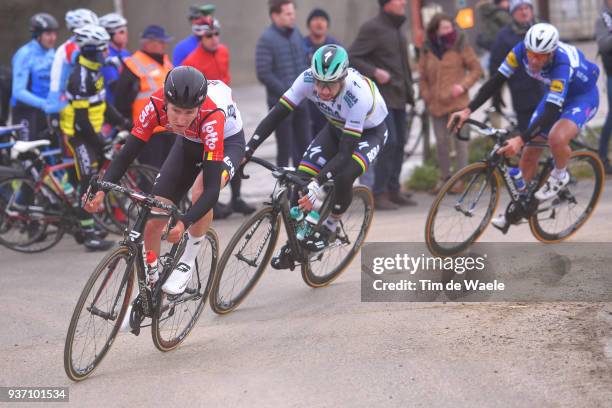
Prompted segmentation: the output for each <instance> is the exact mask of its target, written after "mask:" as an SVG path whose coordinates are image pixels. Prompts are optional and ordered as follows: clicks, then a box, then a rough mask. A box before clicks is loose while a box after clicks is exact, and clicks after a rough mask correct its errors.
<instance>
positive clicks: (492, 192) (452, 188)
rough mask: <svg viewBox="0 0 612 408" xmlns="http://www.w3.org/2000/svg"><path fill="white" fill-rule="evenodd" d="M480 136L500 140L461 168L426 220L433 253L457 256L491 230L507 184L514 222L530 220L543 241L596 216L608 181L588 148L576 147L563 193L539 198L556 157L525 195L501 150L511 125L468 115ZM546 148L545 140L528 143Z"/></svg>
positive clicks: (543, 163)
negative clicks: (495, 125) (480, 157)
mask: <svg viewBox="0 0 612 408" xmlns="http://www.w3.org/2000/svg"><path fill="white" fill-rule="evenodd" d="M465 123H466V124H469V125H472V128H474V129H475V130H476V131H477V132H479V133H480V134H482V135H484V136H487V137H490V138H492V139H493V140H494V141H495V146H494V147H493V149H492V150H491V152H490V153H489V154H488V156H487V157H486V159H485V160H482V161H479V162H477V163H473V164H470V165H468V166H466V167H464V168H463V169H461V170H459V171H458V172H457V173H456V174H455V175H454V176H453V177H451V178H450V179H449V180H448V181H447V182H446V183H445V184H444V186H443V187H442V189H441V190H440V192H439V193H438V195H437V196H436V198H435V200H434V202H433V204H432V206H431V209H430V211H429V214H428V216H427V222H426V224H425V241H426V243H427V247H428V248H429V250H430V251H431V253H432V254H434V255H438V256H452V255H456V254H459V253H461V252H463V251H465V250H466V249H467V248H469V247H470V245H471V244H472V243H474V242H475V241H476V240H478V238H479V237H480V236H481V235H482V233H483V232H484V231H485V229H486V228H487V226H488V225H489V222H490V221H491V218H492V216H493V215H494V214H495V211H496V208H497V204H498V201H499V194H500V190H501V185H502V182H503V183H504V186H505V187H506V190H507V191H508V194H509V196H510V204H509V205H508V207H507V209H506V219H507V220H508V221H509V222H508V225H507V226H506V228H505V229H504V231H503V232H504V233H505V232H507V230H508V228H509V227H510V224H518V223H529V227H530V228H531V232H532V233H533V235H534V236H535V237H536V238H537V239H538V240H539V241H542V242H546V243H553V242H560V241H563V240H566V239H568V238H569V237H571V236H572V235H573V234H574V233H575V232H576V231H578V230H579V229H580V228H581V227H582V226H583V225H584V224H585V223H586V222H587V220H588V219H589V217H590V216H591V215H592V214H593V212H594V210H595V207H596V206H597V202H598V201H599V198H600V196H601V192H602V189H603V183H604V169H603V164H602V162H601V160H600V159H599V157H598V156H597V154H595V153H593V152H591V151H588V150H575V151H572V154H571V156H570V160H569V163H568V166H567V170H568V172H569V174H570V183H569V184H568V185H567V186H566V187H565V188H563V189H562V190H561V191H560V192H559V194H558V196H557V197H555V198H553V199H551V200H548V201H544V202H539V201H538V200H537V199H536V198H535V197H534V194H535V192H536V191H537V190H538V189H539V188H540V187H541V186H542V185H543V183H544V182H545V181H546V180H547V178H548V176H549V174H550V172H551V171H552V169H553V168H554V162H553V158H552V157H550V156H549V157H547V158H545V159H543V160H540V163H539V169H538V172H537V174H536V176H535V178H534V179H533V180H532V181H531V182H530V183H528V184H527V192H526V193H520V192H519V191H518V190H517V188H516V186H515V185H514V182H513V180H512V177H511V176H510V174H509V168H510V167H511V166H510V162H509V160H508V159H506V158H505V157H503V156H501V155H499V154H497V150H498V149H499V148H500V147H501V146H502V145H503V144H504V143H505V141H506V140H507V139H508V138H509V137H511V136H512V132H510V131H509V130H508V129H496V128H493V127H490V126H487V125H485V124H484V123H481V122H478V121H475V120H472V119H468V120H467V121H466V122H465ZM528 145H529V146H532V147H537V148H541V149H546V148H548V145H547V144H544V143H528Z"/></svg>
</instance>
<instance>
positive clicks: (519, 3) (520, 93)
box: [489, 0, 545, 132]
mask: <svg viewBox="0 0 612 408" xmlns="http://www.w3.org/2000/svg"><path fill="white" fill-rule="evenodd" d="M510 13H511V15H512V23H510V24H508V25H507V26H505V27H503V28H502V29H501V30H500V32H499V33H498V34H497V37H496V38H495V42H494V43H493V47H492V49H491V64H490V66H489V74H490V75H491V76H493V75H494V74H495V73H496V72H497V69H498V68H499V66H500V65H501V64H502V62H504V58H506V55H508V53H509V52H510V51H511V50H512V48H514V46H515V45H516V44H518V43H519V42H521V41H523V38H525V34H526V33H527V30H529V28H530V27H531V26H532V25H534V24H535V23H536V20H535V18H534V13H533V3H532V1H531V0H513V1H512V2H511V3H510ZM508 86H509V87H510V95H511V96H512V107H513V109H514V112H515V113H516V118H517V121H518V130H520V131H522V132H524V131H526V130H527V127H528V126H529V121H530V120H531V115H532V114H533V111H535V109H536V107H537V106H538V103H540V100H541V99H542V97H543V96H544V92H545V86H544V84H543V83H542V82H541V81H538V80H537V79H534V78H532V77H530V76H529V75H527V72H525V70H524V69H523V68H520V69H519V70H518V71H517V72H516V74H515V75H513V76H512V77H511V78H510V79H509V80H508Z"/></svg>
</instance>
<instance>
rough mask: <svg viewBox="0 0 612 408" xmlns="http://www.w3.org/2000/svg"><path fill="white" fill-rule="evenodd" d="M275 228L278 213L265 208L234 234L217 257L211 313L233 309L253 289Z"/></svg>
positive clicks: (273, 243)
mask: <svg viewBox="0 0 612 408" xmlns="http://www.w3.org/2000/svg"><path fill="white" fill-rule="evenodd" d="M279 227H280V222H279V218H278V214H277V213H276V212H275V211H274V210H273V209H272V208H271V207H265V208H263V209H261V210H260V211H259V212H257V213H255V215H253V216H252V217H251V218H250V219H249V220H247V221H246V222H245V223H244V224H242V226H241V227H240V228H239V229H238V231H236V233H235V234H234V236H233V237H232V239H231V240H230V242H229V244H228V245H227V247H226V248H225V251H223V255H221V261H220V262H219V268H218V270H217V273H216V275H215V280H214V282H213V287H212V290H211V293H210V307H211V308H212V310H213V311H214V312H215V313H217V314H226V313H229V312H231V311H233V310H235V309H236V308H237V307H238V306H239V305H240V303H242V302H243V301H244V299H245V298H246V297H247V296H248V294H249V293H250V292H251V290H253V288H254V287H255V285H256V284H257V281H259V278H261V275H262V274H263V272H264V271H265V269H266V266H267V265H268V263H269V262H270V258H271V257H272V253H273V252H274V247H275V246H276V241H277V239H278V235H279V233H278V232H279V231H278V230H279Z"/></svg>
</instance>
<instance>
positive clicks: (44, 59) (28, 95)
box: [11, 13, 59, 140]
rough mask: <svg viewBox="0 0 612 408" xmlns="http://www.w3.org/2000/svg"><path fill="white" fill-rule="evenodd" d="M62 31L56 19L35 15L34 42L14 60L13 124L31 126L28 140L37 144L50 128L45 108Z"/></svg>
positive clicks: (40, 14)
mask: <svg viewBox="0 0 612 408" xmlns="http://www.w3.org/2000/svg"><path fill="white" fill-rule="evenodd" d="M58 29H59V24H58V23H57V20H56V19H55V18H54V17H53V16H52V15H50V14H47V13H38V14H35V15H34V16H32V18H31V19H30V32H31V33H32V40H31V41H29V42H28V43H27V44H25V45H24V46H23V47H21V48H20V49H19V50H18V51H17V52H16V53H15V55H14V56H13V62H12V63H13V81H12V83H13V90H12V98H11V107H12V121H13V123H14V124H17V123H20V122H22V121H25V122H27V125H28V134H27V135H25V136H24V137H25V138H26V139H27V140H36V139H37V138H38V135H39V133H40V132H41V131H43V130H44V129H45V128H46V126H47V125H46V116H45V112H44V106H45V100H46V98H47V94H48V93H49V78H50V74H51V64H52V63H53V55H54V54H55V49H54V47H55V42H56V40H57V30H58Z"/></svg>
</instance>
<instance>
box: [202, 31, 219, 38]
mask: <svg viewBox="0 0 612 408" xmlns="http://www.w3.org/2000/svg"><path fill="white" fill-rule="evenodd" d="M220 35H221V33H220V32H218V31H214V32H212V33H206V34H204V37H206V38H213V37H218V36H220Z"/></svg>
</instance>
